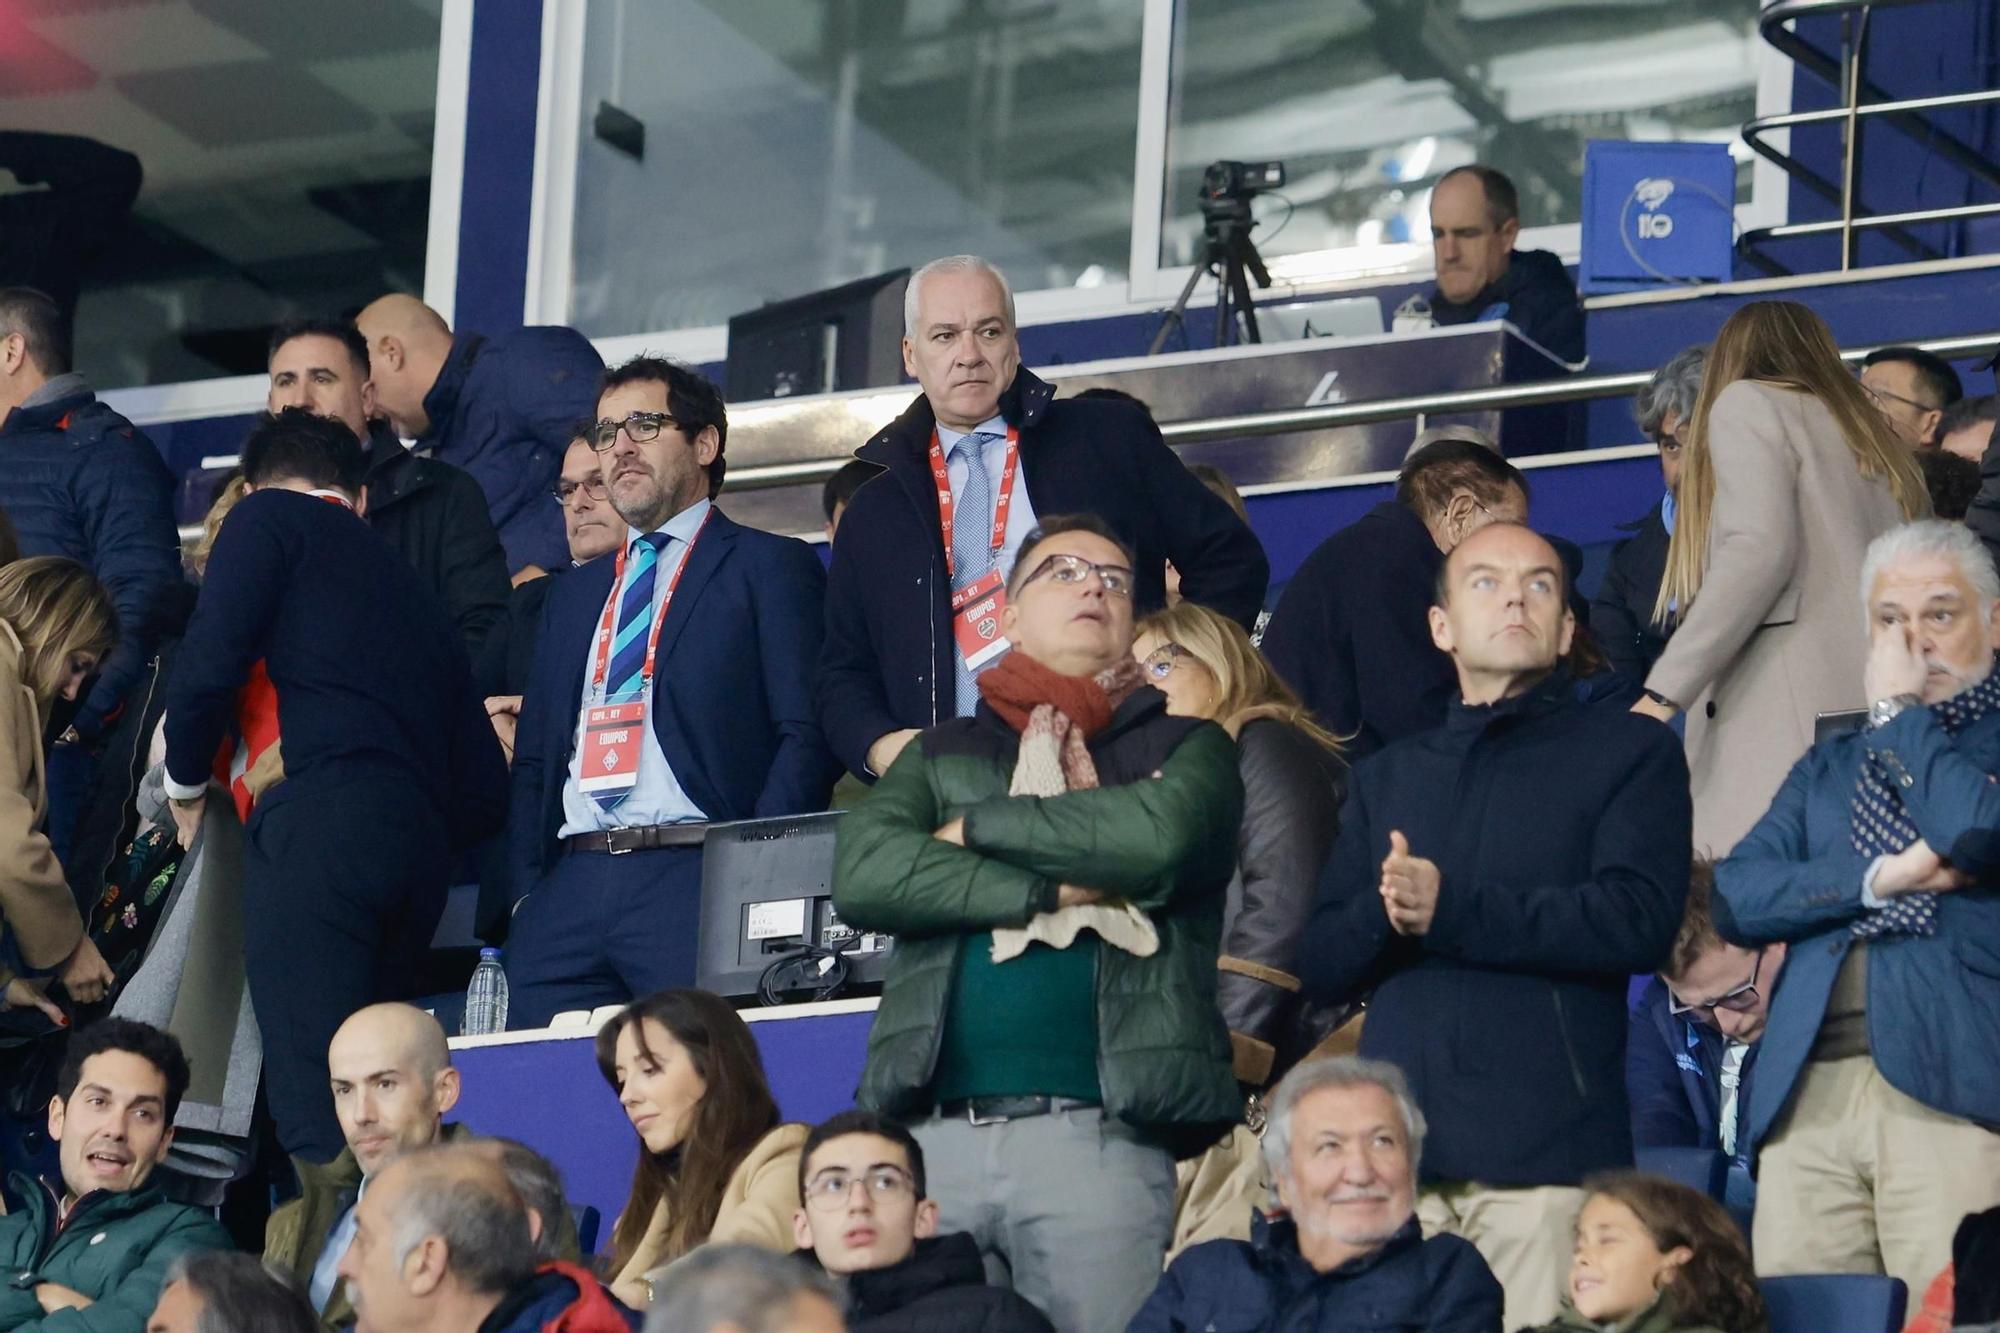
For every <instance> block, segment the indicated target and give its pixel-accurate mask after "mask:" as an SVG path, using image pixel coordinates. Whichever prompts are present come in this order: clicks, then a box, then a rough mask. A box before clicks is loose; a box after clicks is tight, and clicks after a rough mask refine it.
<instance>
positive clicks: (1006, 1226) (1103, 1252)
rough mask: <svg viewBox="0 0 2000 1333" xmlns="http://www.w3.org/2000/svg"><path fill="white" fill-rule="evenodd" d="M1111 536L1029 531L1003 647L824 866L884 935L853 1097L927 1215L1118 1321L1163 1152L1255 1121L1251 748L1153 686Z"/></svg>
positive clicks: (1169, 1204) (1027, 1288)
mask: <svg viewBox="0 0 2000 1333" xmlns="http://www.w3.org/2000/svg"><path fill="white" fill-rule="evenodd" d="M1193 484H1195V485H1199V484H1200V483H1198V482H1196V483H1193ZM1113 533H1114V529H1113V528H1112V527H1111V526H1110V525H1109V524H1108V523H1106V522H1105V521H1104V520H1103V519H1102V518H1099V517H1097V516H1095V515H1088V514H1085V515H1076V516H1072V517H1067V518H1065V517H1049V518H1046V519H1044V520H1043V522H1042V523H1041V525H1040V526H1039V527H1038V528H1037V529H1035V530H1034V531H1031V532H1030V533H1029V534H1028V535H1027V537H1026V538H1025V539H1024V540H1023V541H1022V543H1021V549H1020V555H1019V558H1018V559H1016V561H1015V562H1014V566H1013V574H1012V577H1011V579H1010V580H1009V582H1008V587H1007V604H1006V608H1005V609H1004V610H1003V611H1000V612H999V613H998V616H997V619H998V626H997V628H998V629H999V630H1000V631H1001V632H1002V633H1004V635H1005V636H1006V638H1007V640H1008V642H1010V643H1011V644H1012V645H1013V647H1012V651H1010V652H1008V653H1007V654H1006V655H1005V656H1004V657H1002V658H1000V660H999V662H998V663H997V664H996V665H994V666H993V667H991V668H990V669H988V670H987V671H985V672H984V673H983V674H982V675H981V676H980V678H979V692H980V706H979V708H978V709H977V711H976V712H974V713H973V715H972V716H970V717H962V718H956V719H953V720H952V721H949V722H946V723H944V724H942V725H940V726H938V727H934V728H932V729H931V730H929V731H927V732H924V733H923V734H922V735H920V736H919V737H918V738H917V739H916V740H915V741H913V742H912V743H911V744H910V745H909V746H908V747H907V748H906V749H904V750H903V751H902V753H901V755H900V757H899V758H898V759H897V760H896V762H895V763H894V764H893V765H892V766H891V767H890V769H889V771H888V772H887V773H885V774H883V775H882V779H881V781H880V782H878V783H877V784H876V786H875V790H874V792H873V793H871V794H870V796H869V797H868V799H867V800H866V801H863V802H862V803H861V804H860V806H858V807H857V808H856V809H854V810H852V811H850V812H849V813H848V814H847V816H846V817H845V819H844V820H843V821H842V823H841V826H840V837H839V846H838V848H837V850H836V854H835V861H834V875H833V895H834V904H835V906H836V908H837V909H838V911H839V912H840V916H841V919H842V920H843V921H846V922H848V923H850V924H852V925H854V926H856V927H857V928H860V929H864V930H877V931H886V932H890V933H893V934H894V935H896V937H897V940H896V952H895V955H894V957H893V958H891V960H890V963H889V977H888V980H887V982H886V984H885V985H884V988H883V993H882V1008H881V1011H880V1013H879V1014H878V1015H877V1018H876V1022H875V1026H874V1029H873V1031H872V1032H871V1034H870V1036H869V1042H868V1063H867V1068H866V1069H865V1070H864V1072H863V1074H862V1078H861V1088H860V1092H859V1094H858V1096H857V1101H858V1102H859V1103H860V1104H861V1105H862V1106H864V1107H866V1108H868V1109H870V1110H873V1111H875V1112H878V1113H880V1114H882V1115H887V1116H896V1117H901V1118H903V1119H905V1120H908V1121H909V1122H911V1126H912V1130H913V1132H914V1133H915V1135H916V1137H917V1140H918V1141H919V1142H920V1143H922V1144H923V1145H924V1149H925V1155H926V1158H927V1162H928V1167H929V1172H930V1178H931V1179H930V1183H931V1185H932V1186H933V1187H934V1188H935V1189H936V1191H937V1195H938V1199H939V1210H940V1225H941V1226H943V1227H945V1228H947V1229H950V1230H962V1231H968V1232H971V1233H972V1237H973V1240H974V1241H975V1242H976V1243H977V1244H978V1246H979V1248H980V1250H981V1251H982V1252H983V1253H985V1254H988V1255H991V1256H995V1257H996V1258H998V1259H1001V1260H1004V1261H1005V1264H1006V1266H1007V1271H1008V1273H1009V1274H1010V1276H1011V1280H1012V1285H1013V1286H1014V1288H1015V1290H1017V1291H1019V1292H1020V1293H1021V1294H1022V1295H1024V1296H1026V1297H1027V1298H1028V1299H1029V1300H1032V1301H1034V1302H1035V1304H1037V1305H1039V1306H1040V1307H1041V1308H1042V1310H1043V1312H1044V1313H1046V1314H1047V1315H1048V1316H1049V1318H1050V1320H1051V1321H1052V1322H1053V1323H1055V1324H1056V1325H1057V1326H1058V1327H1059V1328H1062V1329H1064V1330H1065V1331H1066V1333H1111V1331H1112V1330H1123V1329H1124V1327H1125V1325H1126V1323H1127V1321H1129V1320H1130V1319H1131V1317H1132V1314H1133V1312H1134V1311H1135V1310H1137V1309H1138V1308H1139V1305H1140V1303H1141V1302H1142V1301H1143V1300H1144V1299H1145V1297H1146V1293H1147V1292H1149V1291H1151V1290H1152V1288H1153V1285H1154V1283H1155V1282H1157V1281H1158V1280H1159V1274H1160V1266H1161V1262H1162V1260H1163V1259H1164V1258H1165V1254H1166V1247H1167V1242H1168V1240H1169V1239H1170V1238H1171V1236H1172V1233H1173V1212H1174V1197H1173V1196H1174V1172H1173V1163H1174V1160H1175V1158H1176V1157H1177V1156H1178V1157H1189V1156H1193V1155H1194V1154H1196V1153H1198V1152H1200V1151H1201V1150H1202V1149H1204V1148H1206V1147H1207V1146H1208V1145H1209V1144H1211V1143H1213V1142H1214V1141H1215V1140H1216V1139H1218V1138H1220V1137H1222V1135H1224V1134H1226V1133H1227V1132H1228V1129H1229V1126H1230V1124H1231V1123H1232V1122H1235V1121H1237V1120H1238V1119H1240V1117H1241V1113H1242V1098H1241V1095H1240V1094H1239V1093H1238V1092H1237V1090H1236V1080H1235V1078H1234V1076H1233V1075H1232V1074H1231V1073H1230V1067H1229V1041H1228V1037H1227V1034H1226V1033H1225V1031H1224V1029H1223V1026H1222V1020H1221V1017H1220V1011H1219V1010H1218V1009H1217V1007H1216V993H1215V986H1216V981H1215V977H1216V957H1217V950H1218V941H1219V940H1220V936H1221V929H1222V906H1223V899H1224V897H1225V896H1226V891H1227V889H1228V885H1229V880H1230V876H1231V874H1232V873H1233V871H1234V869H1235V865H1236V832H1237V825H1238V823H1239V822H1240V821H1241V819H1242V814H1243V785H1242V779H1241V777H1240V775H1239V773H1238V771H1237V764H1236V748H1235V746H1234V744H1233V743H1231V742H1230V740H1229V737H1228V734H1227V733H1226V732H1224V731H1223V730H1222V729H1221V728H1220V727H1217V726H1216V725H1215V724H1214V723H1211V722H1204V721H1201V720H1199V719H1195V718H1184V717H1170V716H1168V714H1167V712H1166V701H1165V699H1164V697H1163V696H1161V695H1160V693H1159V692H1158V691H1157V690H1154V689H1152V688H1150V687H1148V686H1147V685H1146V684H1145V681H1144V678H1143V673H1142V672H1141V671H1140V669H1139V666H1138V663H1137V662H1136V661H1135V660H1134V659H1133V657H1132V613H1133V600H1134V596H1135V592H1136V589H1137V587H1138V579H1139V575H1138V574H1137V573H1136V572H1135V570H1134V568H1133V566H1132V563H1131V561H1132V558H1133V557H1132V552H1131V550H1130V548H1128V547H1126V546H1125V545H1123V544H1122V543H1121V542H1120V541H1118V540H1117V538H1116V537H1115V536H1114V535H1112V534H1113Z"/></svg>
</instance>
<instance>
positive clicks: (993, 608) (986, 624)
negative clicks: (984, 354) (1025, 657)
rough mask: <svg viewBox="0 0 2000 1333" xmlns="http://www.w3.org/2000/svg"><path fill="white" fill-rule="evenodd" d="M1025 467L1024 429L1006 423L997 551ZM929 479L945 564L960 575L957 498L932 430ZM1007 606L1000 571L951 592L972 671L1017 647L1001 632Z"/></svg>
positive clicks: (962, 652)
mask: <svg viewBox="0 0 2000 1333" xmlns="http://www.w3.org/2000/svg"><path fill="white" fill-rule="evenodd" d="M1020 466H1021V432H1020V429H1019V428H1018V427H1015V426H1009V427H1007V456H1006V461H1005V462H1003V463H1002V464H1001V466H1000V493H999V495H998V496H996V497H995V498H994V501H993V536H992V538H991V539H990V541H989V543H988V547H987V549H988V550H990V551H995V552H997V551H999V550H1000V548H1001V547H1003V546H1005V545H1006V544H1007V510H1008V508H1009V507H1010V506H1011V505H1012V504H1013V502H1014V474H1015V472H1016V471H1018V470H1019V468H1020ZM931 480H932V481H933V482H935V483H936V484H937V498H938V527H939V528H941V529H942V530H943V536H944V567H945V572H946V573H947V574H956V572H957V571H956V570H955V569H954V568H953V566H952V558H951V524H952V508H953V505H954V503H955V502H954V501H953V499H952V497H951V475H950V474H949V473H948V472H946V471H945V464H944V444H943V442H942V441H941V440H940V439H939V438H938V433H937V431H936V430H935V429H933V430H932V431H931ZM1006 609H1007V578H1006V575H1004V574H1002V573H1001V572H1000V571H999V570H997V569H993V570H988V571H987V573H986V576H985V577H984V578H980V579H976V580H974V581H973V582H971V583H968V584H966V585H965V586H964V587H963V588H959V589H957V590H956V591H954V592H953V593H952V595H951V633H952V637H953V638H954V639H956V640H957V641H958V654H959V656H960V657H962V658H963V659H964V660H965V665H966V667H967V669H968V670H972V671H977V670H979V668H981V667H983V666H985V665H986V664H987V663H988V662H991V661H992V660H993V659H994V658H996V657H999V656H1000V655H1001V654H1002V653H1004V652H1006V651H1007V650H1008V649H1009V648H1010V647H1012V646H1013V645H1012V644H1010V643H1008V642H1007V640H1006V639H1005V638H1004V637H1002V635H1001V633H1000V613H1001V612H1002V611H1005V610H1006Z"/></svg>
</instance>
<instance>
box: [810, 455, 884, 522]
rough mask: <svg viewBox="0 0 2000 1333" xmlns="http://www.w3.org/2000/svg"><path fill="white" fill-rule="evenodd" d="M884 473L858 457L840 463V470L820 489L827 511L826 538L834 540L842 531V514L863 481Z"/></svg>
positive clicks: (821, 498)
mask: <svg viewBox="0 0 2000 1333" xmlns="http://www.w3.org/2000/svg"><path fill="white" fill-rule="evenodd" d="M880 475H882V469H881V468H880V467H878V466H876V465H875V464H873V463H864V462H862V461H861V460H860V459H858V458H850V459H848V460H847V461H846V462H845V463H842V464H841V465H840V470H839V471H838V472H835V473H834V474H833V475H832V476H830V477H828V478H827V479H826V485H825V486H824V487H822V488H821V489H820V493H819V506H820V508H821V509H824V510H825V511H826V539H827V540H828V541H832V540H833V538H834V534H835V533H837V532H839V531H840V519H841V515H843V514H845V513H846V512H847V505H848V502H849V501H850V500H852V499H853V498H854V493H855V492H856V491H858V490H860V489H861V483H862V482H864V481H868V480H870V479H871V478H874V477H878V476H880Z"/></svg>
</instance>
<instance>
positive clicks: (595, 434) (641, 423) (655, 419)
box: [590, 412, 681, 454]
mask: <svg viewBox="0 0 2000 1333" xmlns="http://www.w3.org/2000/svg"><path fill="white" fill-rule="evenodd" d="M680 424H681V423H680V422H679V421H678V420H676V419H675V418H673V417H670V416H668V415H667V414H666V413H665V412H634V413H633V414H632V415H631V416H629V417H626V418H625V419H624V420H623V421H613V420H611V418H609V417H606V418H605V419H604V420H602V421H600V422H598V423H597V428H596V429H595V430H593V431H592V432H591V433H590V447H591V448H593V449H595V450H596V451H597V452H598V453H600V454H601V453H603V452H604V451H605V450H606V449H609V448H610V447H611V446H612V445H614V444H616V443H618V432H619V431H621V430H622V431H624V432H625V438H626V439H628V440H630V441H632V443H634V444H644V443H645V442H646V441H648V440H650V439H654V438H656V437H657V436H658V435H659V433H660V428H661V427H663V426H672V427H673V428H674V429H676V430H679V429H680Z"/></svg>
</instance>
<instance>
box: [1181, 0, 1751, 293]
mask: <svg viewBox="0 0 2000 1333" xmlns="http://www.w3.org/2000/svg"><path fill="white" fill-rule="evenodd" d="M1755 30H1756V10H1755V6H1752V5H1743V4H1718V3H1715V0H1180V4H1179V5H1178V6H1177V14H1176V21H1175V28H1174V69H1173V79H1172V92H1171V98H1170V101H1171V106H1170V112H1169V119H1168V135H1167V181H1166V191H1167V193H1166V200H1165V205H1164V218H1163V224H1162V230H1161V240H1160V263H1161V264H1162V266H1165V267H1173V266H1178V265H1183V264H1189V263H1192V262H1194V259H1195V257H1196V255H1197V253H1198V251H1199V247H1200V245H1201V240H1202V220H1201V214H1200V210H1199V207H1198V204H1197V202H1196V198H1197V188H1198V186H1199V185H1200V183H1201V177H1202V171H1203V169H1204V168H1205V167H1206V166H1207V165H1208V164H1209V163H1210V162H1213V161H1215V160H1217V159H1233V160H1238V161H1246V160H1247V161H1259V160H1267V159H1278V160H1282V161H1283V162H1284V163H1285V166H1286V170H1287V177H1288V179H1287V183H1286V185H1285V187H1284V189H1283V190H1282V191H1280V192H1278V194H1276V195H1271V196H1266V197H1263V198H1259V199H1258V200H1256V201H1255V204H1254V212H1255V216H1256V217H1257V218H1258V219H1259V225H1258V226H1257V228H1256V230H1255V231H1254V232H1253V233H1252V239H1253V240H1254V241H1255V243H1256V245H1257V247H1258V249H1259V250H1260V251H1261V252H1262V253H1263V254H1264V256H1265V257H1266V258H1267V259H1270V258H1276V257H1278V256H1284V255H1301V254H1311V253H1317V252H1324V251H1330V250H1343V249H1349V248H1352V247H1369V246H1389V245H1395V244H1397V243H1409V244H1412V245H1415V246H1417V247H1419V249H1418V250H1416V251H1413V252H1411V256H1410V257H1411V258H1413V259H1415V260H1416V262H1418V263H1420V264H1427V263H1428V262H1429V245H1430V219H1429V204H1430V189H1431V186H1432V185H1433V184H1435V183H1436V181H1437V178H1438V177H1439V176H1440V175H1442V174H1443V173H1445V172H1447V171H1450V170H1451V169H1452V168H1454V167H1459V166H1464V165H1466V164H1467V163H1471V162H1483V163H1486V164H1487V165H1490V166H1494V167H1498V168H1499V169H1500V170H1502V171H1504V172H1506V173H1507V174H1508V175H1509V176H1510V177H1512V178H1513V180H1514V183H1515V186H1516V187H1517V188H1518V189H1519V191H1520V194H1521V214H1522V218H1521V221H1522V225H1523V226H1528V227H1535V226H1547V225H1551V224H1559V223H1575V222H1576V221H1578V220H1579V218H1580V217H1581V196H1582V184H1583V145H1584V141H1585V140H1587V139H1654V140H1659V139H1678V140H1700V141H1707V142H1718V143H1720V142H1732V141H1733V140H1734V139H1735V138H1736V135H1737V131H1738V130H1739V129H1740V128H1741V126H1742V124H1743V122H1744V121H1746V120H1749V119H1750V118H1751V117H1752V116H1753V115H1755V113H1756V97H1757V71H1756V46H1757V43H1756V36H1755ZM1737 161H1738V173H1737V181H1738V195H1739V198H1740V199H1747V198H1748V197H1749V188H1750V162H1749V158H1748V154H1747V152H1745V153H1740V154H1739V156H1738V159H1737ZM1384 253H1385V257H1387V256H1388V255H1390V254H1392V253H1393V252H1384Z"/></svg>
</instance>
